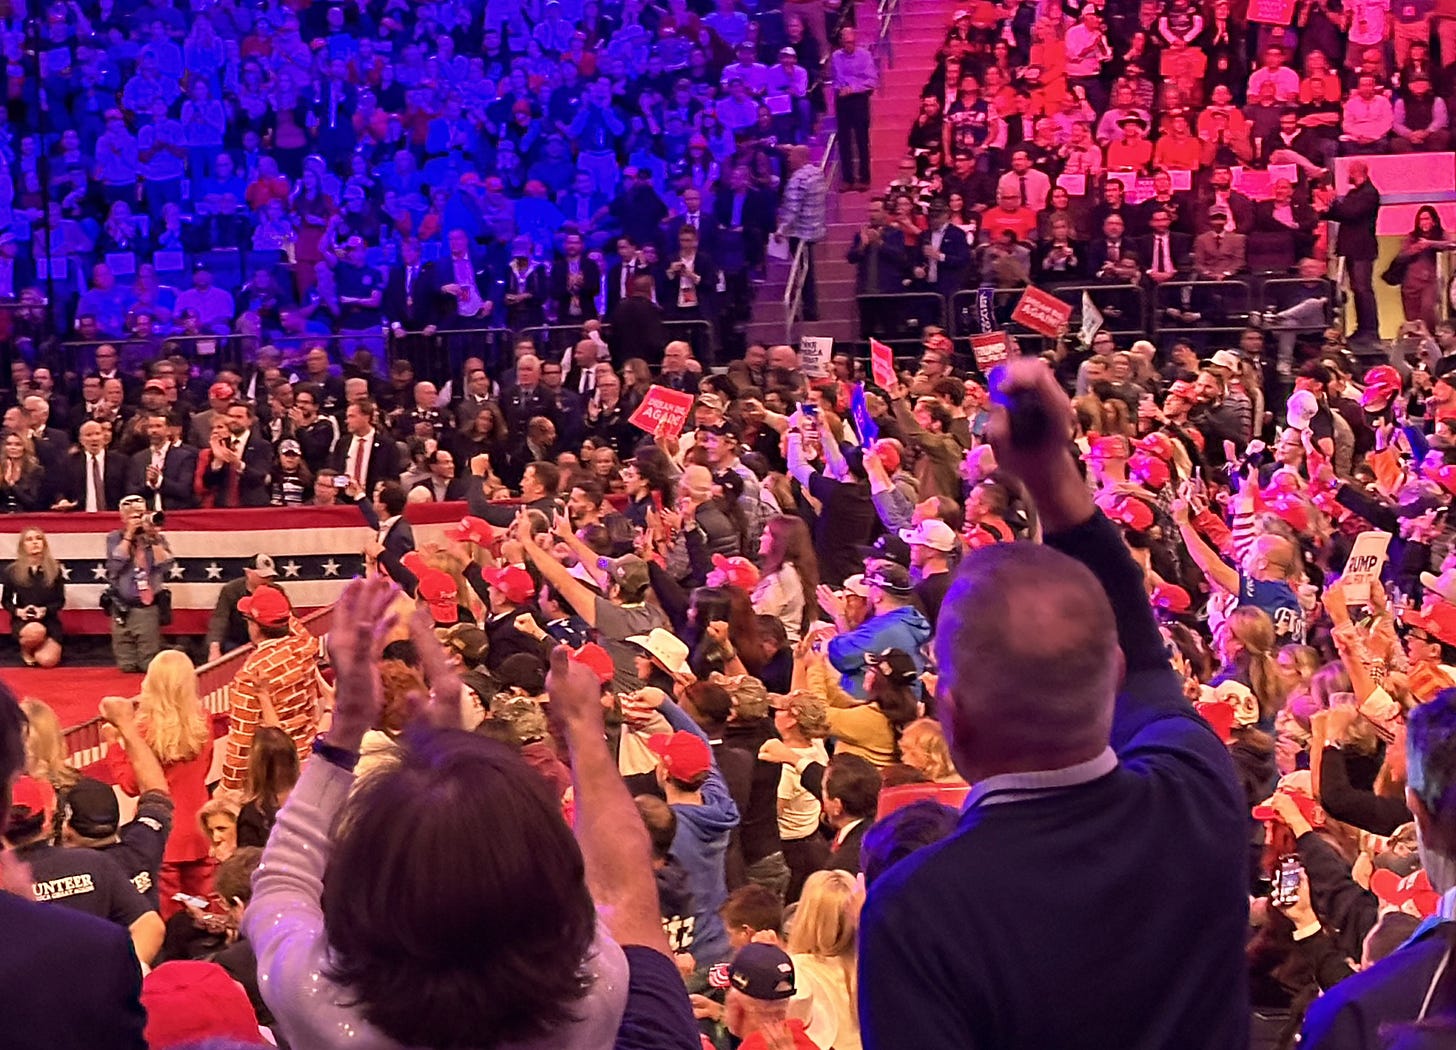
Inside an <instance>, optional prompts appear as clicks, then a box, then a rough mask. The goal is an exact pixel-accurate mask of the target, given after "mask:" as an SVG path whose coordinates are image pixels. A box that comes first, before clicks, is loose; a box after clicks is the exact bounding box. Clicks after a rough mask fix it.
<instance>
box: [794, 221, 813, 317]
mask: <svg viewBox="0 0 1456 1050" xmlns="http://www.w3.org/2000/svg"><path fill="white" fill-rule="evenodd" d="M801 244H802V245H803V246H804V296H803V299H802V300H801V303H800V308H799V319H800V320H801V321H817V320H819V289H818V287H817V286H816V285H815V283H814V242H813V241H801V240H800V239H799V238H797V237H790V238H789V257H790V258H793V255H794V253H795V252H797V251H798V250H799V245H801ZM789 320H791V321H792V320H793V318H792V317H791V318H789Z"/></svg>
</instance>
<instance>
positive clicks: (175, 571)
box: [169, 561, 187, 580]
mask: <svg viewBox="0 0 1456 1050" xmlns="http://www.w3.org/2000/svg"><path fill="white" fill-rule="evenodd" d="M186 574H187V570H186V569H184V568H183V567H182V563H181V562H180V561H174V562H173V563H172V568H171V569H170V570H169V575H170V576H171V577H172V579H174V580H180V579H181V578H182V577H183V576H185V575H186Z"/></svg>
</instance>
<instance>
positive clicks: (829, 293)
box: [748, 0, 958, 344]
mask: <svg viewBox="0 0 1456 1050" xmlns="http://www.w3.org/2000/svg"><path fill="white" fill-rule="evenodd" d="M957 6H958V5H957V4H954V3H946V2H944V0H900V6H899V9H898V13H897V14H896V15H895V16H894V17H893V18H892V20H891V25H890V31H889V41H888V44H886V43H885V42H881V43H880V44H878V45H877V47H878V49H879V50H880V52H881V53H882V54H883V60H882V61H881V62H880V87H879V90H878V91H877V92H875V97H874V99H873V101H872V102H871V103H870V107H871V108H870V175H871V185H870V190H869V191H868V192H855V193H841V192H840V184H839V180H838V178H837V177H836V178H835V179H834V181H833V182H832V183H831V184H830V189H829V192H830V201H829V236H828V238H827V239H826V240H825V242H824V243H823V244H820V245H819V246H818V249H817V252H816V255H815V259H816V275H817V277H818V282H819V317H820V320H819V321H818V322H816V323H812V324H795V325H794V326H793V328H792V330H791V335H792V340H791V341H794V340H797V338H798V336H799V335H800V334H804V335H827V336H833V337H834V338H835V339H837V340H857V339H858V338H859V320H858V315H857V313H856V311H855V302H854V267H853V266H852V265H851V264H850V263H849V261H848V260H847V259H846V258H845V256H846V254H847V253H848V252H849V246H850V244H851V243H852V242H853V241H854V235H855V232H856V231H857V230H858V229H859V228H860V226H861V225H862V224H863V223H864V221H865V217H866V216H867V214H868V212H869V204H870V198H871V197H872V196H875V195H877V194H879V193H882V192H883V191H884V188H885V187H886V186H888V185H889V183H890V180H891V179H893V178H894V177H895V166H896V164H897V163H898V162H899V160H900V158H901V157H903V156H904V155H905V139H906V136H907V135H908V134H909V132H910V124H911V122H912V121H913V120H914V119H915V115H916V113H918V112H919V111H920V92H921V89H922V88H923V87H924V86H925V82H926V80H928V79H929V77H930V74H931V71H932V70H933V69H934V68H935V53H936V52H937V51H938V50H939V49H940V47H941V46H942V45H943V44H944V42H945V35H946V31H947V30H948V29H949V27H950V20H951V16H952V15H953V14H954V13H955V10H956V7H957ZM874 11H875V9H874V6H873V5H871V4H868V3H861V4H860V7H859V24H860V26H861V32H860V40H862V41H863V40H868V39H872V38H873V32H872V31H871V27H872V26H873V25H874V19H875V13H874ZM824 125H825V127H824V128H822V129H821V131H820V134H819V135H818V136H816V137H815V141H814V143H813V144H812V148H813V150H814V155H815V157H816V159H818V158H819V157H821V156H822V155H823V149H824V145H825V140H826V139H827V138H828V131H829V130H832V128H833V126H834V124H833V119H832V117H828V118H825V121H824ZM830 170H831V174H834V173H836V172H837V171H838V165H837V164H832V165H831V169H830ZM788 272H789V266H788V264H787V263H775V264H773V266H772V269H771V270H770V271H769V281H768V283H767V284H765V285H763V286H762V287H760V288H759V290H758V297H757V299H756V300H755V302H754V307H753V323H752V324H750V325H749V326H748V338H749V341H750V342H754V341H759V342H765V343H770V344H771V343H782V342H784V341H785V338H784V334H785V326H784V308H783V295H784V282H785V281H786V280H787V279H788Z"/></svg>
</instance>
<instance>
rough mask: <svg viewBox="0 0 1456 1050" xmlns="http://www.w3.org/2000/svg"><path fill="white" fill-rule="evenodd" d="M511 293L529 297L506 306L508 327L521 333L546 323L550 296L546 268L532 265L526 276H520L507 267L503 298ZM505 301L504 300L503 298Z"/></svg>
mask: <svg viewBox="0 0 1456 1050" xmlns="http://www.w3.org/2000/svg"><path fill="white" fill-rule="evenodd" d="M509 293H514V294H516V295H529V296H530V298H529V299H527V300H525V301H524V302H519V303H515V304H510V305H507V306H506V313H505V317H506V325H507V326H508V327H510V328H514V329H516V330H517V331H519V330H520V329H522V328H534V327H536V326H537V325H543V324H545V323H546V296H547V294H548V289H547V281H546V267H544V266H541V265H539V264H531V265H530V266H529V267H528V268H527V270H526V272H525V273H524V274H518V273H517V272H516V271H515V268H514V267H509V266H508V267H506V269H505V271H504V272H503V274H502V276H501V293H500V294H501V296H502V297H504V296H505V295H507V294H509ZM502 301H504V298H502Z"/></svg>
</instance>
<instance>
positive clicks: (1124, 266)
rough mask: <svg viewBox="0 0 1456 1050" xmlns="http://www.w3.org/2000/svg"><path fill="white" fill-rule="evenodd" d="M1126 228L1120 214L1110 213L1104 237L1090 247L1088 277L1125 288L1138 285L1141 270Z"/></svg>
mask: <svg viewBox="0 0 1456 1050" xmlns="http://www.w3.org/2000/svg"><path fill="white" fill-rule="evenodd" d="M1126 230H1127V227H1126V225H1125V224H1124V222H1123V220H1122V214H1121V213H1120V212H1109V213H1108V215H1107V217H1106V218H1105V219H1103V220H1102V236H1101V237H1094V238H1093V239H1092V241H1091V243H1090V244H1088V245H1087V273H1088V274H1089V275H1090V276H1092V277H1095V278H1097V279H1098V280H1101V281H1112V282H1114V283H1117V284H1126V283H1128V282H1130V281H1136V280H1137V279H1138V277H1139V275H1140V274H1141V273H1142V270H1141V268H1140V266H1139V263H1140V261H1141V260H1140V259H1139V258H1138V253H1137V248H1136V247H1134V246H1133V243H1132V241H1130V240H1128V238H1127V237H1125V236H1123V234H1124V233H1125V232H1126Z"/></svg>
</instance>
